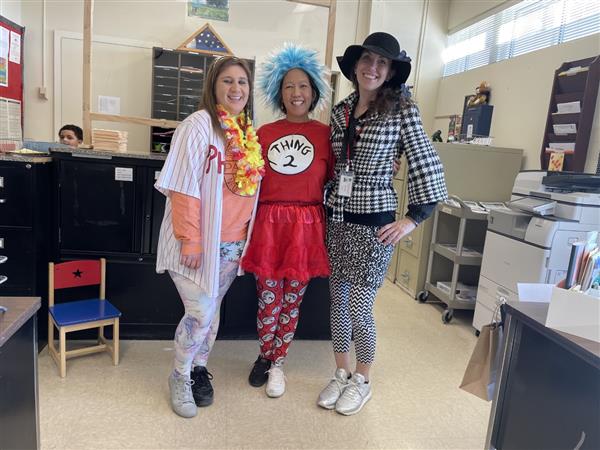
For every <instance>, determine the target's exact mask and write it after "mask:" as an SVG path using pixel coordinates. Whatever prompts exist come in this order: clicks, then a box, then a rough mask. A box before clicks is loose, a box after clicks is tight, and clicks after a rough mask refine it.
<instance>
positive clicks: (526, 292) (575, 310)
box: [518, 283, 600, 342]
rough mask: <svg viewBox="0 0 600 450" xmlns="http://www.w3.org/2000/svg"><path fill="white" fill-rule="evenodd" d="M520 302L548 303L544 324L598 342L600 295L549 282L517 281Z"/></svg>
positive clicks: (599, 340)
mask: <svg viewBox="0 0 600 450" xmlns="http://www.w3.org/2000/svg"><path fill="white" fill-rule="evenodd" d="M518 289H519V301H524V302H531V301H534V302H536V301H537V302H547V303H548V302H549V303H550V305H549V306H548V316H547V317H546V326H547V327H549V328H553V329H555V330H559V331H564V332H565V333H569V334H573V335H575V336H579V337H582V338H585V339H589V340H592V341H595V342H600V298H596V297H592V296H591V295H586V294H583V293H581V292H576V291H568V290H565V289H561V288H558V287H556V286H553V285H548V284H528V283H519V285H518Z"/></svg>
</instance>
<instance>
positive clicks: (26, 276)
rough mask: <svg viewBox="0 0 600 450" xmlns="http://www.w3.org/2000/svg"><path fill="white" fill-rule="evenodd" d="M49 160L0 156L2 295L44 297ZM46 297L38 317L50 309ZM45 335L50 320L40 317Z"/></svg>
mask: <svg viewBox="0 0 600 450" xmlns="http://www.w3.org/2000/svg"><path fill="white" fill-rule="evenodd" d="M51 164H52V163H51V159H50V158H43V157H42V158H29V159H25V160H24V161H9V160H4V159H0V296H17V297H18V296H40V297H44V298H46V292H47V289H48V261H49V254H50V249H51V241H52V239H51V235H50V230H51V222H52V207H51V201H52V200H51V198H52V197H51V191H52V180H51ZM45 305H46V306H44V302H42V308H41V309H40V317H44V314H46V313H47V311H48V309H47V303H45ZM38 323H39V336H40V338H41V339H45V336H46V329H47V321H45V320H40V321H39V322H38Z"/></svg>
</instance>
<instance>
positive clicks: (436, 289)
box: [416, 196, 488, 323]
mask: <svg viewBox="0 0 600 450" xmlns="http://www.w3.org/2000/svg"><path fill="white" fill-rule="evenodd" d="M487 216H488V214H487V210H486V209H485V208H482V207H481V206H479V205H478V204H477V203H476V202H469V201H463V200H461V199H460V198H458V197H455V196H451V197H450V199H449V200H447V201H446V202H443V203H439V204H438V205H437V207H436V210H435V216H434V222H433V234H432V236H433V241H432V243H431V247H430V251H429V261H428V262H427V275H426V281H425V289H424V290H423V291H420V292H419V293H418V294H417V298H416V299H417V300H418V301H419V302H421V303H424V302H426V301H428V299H429V297H430V294H433V296H435V297H436V298H437V299H438V301H439V302H441V303H444V304H445V305H446V309H445V310H444V312H443V313H442V322H444V323H448V322H450V321H451V320H452V317H453V316H454V310H455V309H471V310H473V309H475V300H476V298H477V284H478V281H479V269H480V266H481V260H482V257H483V244H484V242H485V233H486V230H487Z"/></svg>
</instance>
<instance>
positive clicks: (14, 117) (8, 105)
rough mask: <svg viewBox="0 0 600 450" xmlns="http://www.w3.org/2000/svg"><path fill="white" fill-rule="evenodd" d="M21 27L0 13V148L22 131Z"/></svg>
mask: <svg viewBox="0 0 600 450" xmlns="http://www.w3.org/2000/svg"><path fill="white" fill-rule="evenodd" d="M24 32H25V28H24V27H22V26H20V25H17V24H16V23H14V22H12V21H10V20H8V19H7V18H5V17H3V16H0V151H1V150H12V149H13V148H12V147H14V146H17V145H19V142H20V141H21V139H22V134H23V41H24V39H23V37H24Z"/></svg>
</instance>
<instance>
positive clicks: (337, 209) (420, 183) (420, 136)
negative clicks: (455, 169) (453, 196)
mask: <svg viewBox="0 0 600 450" xmlns="http://www.w3.org/2000/svg"><path fill="white" fill-rule="evenodd" d="M357 102H358V94H357V93H356V92H354V93H352V94H350V95H349V96H348V97H346V98H345V99H344V100H342V101H341V102H340V103H338V104H337V105H336V106H335V107H334V108H333V111H332V113H331V146H332V149H333V152H334V154H335V157H336V161H337V162H336V168H335V169H336V170H335V172H336V176H335V179H334V181H333V183H332V184H331V188H330V189H329V190H328V192H327V198H326V204H327V206H328V207H329V208H332V209H333V220H336V221H341V220H343V212H344V211H345V212H349V213H353V214H373V213H380V212H388V211H395V210H396V209H397V207H398V196H397V194H396V192H395V191H394V186H393V177H394V167H393V161H394V159H396V158H399V157H400V156H401V155H403V154H404V155H405V156H406V160H407V164H408V202H409V204H412V205H423V204H427V203H434V202H438V201H441V200H444V199H446V198H447V197H448V192H447V190H446V182H445V179H444V169H443V166H442V163H441V161H440V158H439V156H438V154H437V152H436V151H435V149H434V148H433V145H432V144H431V141H430V140H429V138H428V137H427V135H426V134H425V131H424V130H423V124H422V122H421V116H420V114H419V110H418V108H417V107H416V105H414V104H408V105H406V106H404V107H398V108H397V109H396V110H394V111H392V112H390V113H388V114H385V115H384V114H379V113H377V112H368V113H367V114H365V115H363V116H361V117H360V118H358V119H356V125H357V129H358V130H360V132H359V133H358V135H359V137H358V139H356V140H355V145H354V152H353V153H354V154H353V159H352V164H351V168H352V170H353V171H354V184H353V188H352V195H351V197H350V198H344V197H340V196H338V195H337V190H338V183H339V175H340V172H341V171H342V170H344V169H345V167H346V165H345V162H344V160H345V153H344V155H342V152H346V149H345V148H342V147H343V141H344V132H345V130H346V127H347V124H346V117H347V116H346V111H349V112H350V114H351V111H353V109H354V106H355V105H356V103H357Z"/></svg>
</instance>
